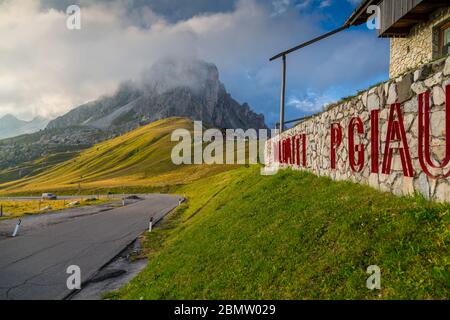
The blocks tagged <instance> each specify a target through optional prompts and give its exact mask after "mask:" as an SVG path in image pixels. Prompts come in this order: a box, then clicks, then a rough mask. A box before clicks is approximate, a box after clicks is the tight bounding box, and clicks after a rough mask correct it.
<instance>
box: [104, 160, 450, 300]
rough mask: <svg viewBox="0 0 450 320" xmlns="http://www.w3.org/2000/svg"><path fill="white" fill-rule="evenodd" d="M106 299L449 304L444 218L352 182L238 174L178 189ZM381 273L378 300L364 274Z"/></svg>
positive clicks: (437, 209)
mask: <svg viewBox="0 0 450 320" xmlns="http://www.w3.org/2000/svg"><path fill="white" fill-rule="evenodd" d="M177 192H178V193H182V194H183V193H184V194H186V196H187V197H188V198H189V202H188V204H186V205H184V206H183V207H181V208H180V209H179V210H178V211H176V212H175V213H173V214H172V215H171V216H170V217H169V219H167V220H166V221H165V222H164V223H163V225H162V227H161V228H160V229H157V230H156V231H155V232H154V233H152V234H147V235H146V241H145V242H144V245H145V250H146V254H147V255H149V256H150V262H149V265H148V266H147V268H146V269H145V270H144V271H143V272H142V273H141V274H140V275H139V276H138V277H137V278H136V279H134V280H133V281H132V282H131V283H130V284H129V285H127V286H126V287H124V288H123V289H122V290H120V291H118V292H115V293H112V294H109V295H108V296H107V298H114V299H141V298H142V299H447V298H448V297H449V296H450V254H449V244H450V230H449V225H450V213H449V212H450V206H448V205H442V204H436V203H429V202H427V201H425V200H424V199H422V198H420V197H411V198H397V197H395V196H392V195H390V194H385V193H381V192H378V191H375V190H373V189H371V188H369V187H365V186H360V185H356V184H352V183H349V182H333V181H331V180H330V179H328V178H318V177H315V176H313V175H311V174H307V173H300V172H291V171H284V172H281V173H280V174H278V175H276V176H271V177H262V176H260V175H259V168H257V167H252V168H241V169H237V170H234V171H230V172H227V173H223V174H220V175H217V176H215V177H210V178H207V179H204V180H202V181H198V182H194V183H192V184H191V185H189V186H183V187H179V190H177ZM370 265H378V266H380V267H381V270H382V290H381V291H374V292H372V291H369V290H368V289H367V288H366V279H367V278H368V275H367V274H366V269H367V267H368V266H370Z"/></svg>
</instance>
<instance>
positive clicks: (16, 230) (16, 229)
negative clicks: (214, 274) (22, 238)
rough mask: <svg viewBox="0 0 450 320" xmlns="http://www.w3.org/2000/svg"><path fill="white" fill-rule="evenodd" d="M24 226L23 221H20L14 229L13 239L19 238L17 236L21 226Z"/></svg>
mask: <svg viewBox="0 0 450 320" xmlns="http://www.w3.org/2000/svg"><path fill="white" fill-rule="evenodd" d="M21 224H22V219H20V220H19V223H18V224H16V227H15V228H14V232H13V235H12V236H13V238H15V237H16V236H17V234H18V233H19V229H20V225H21Z"/></svg>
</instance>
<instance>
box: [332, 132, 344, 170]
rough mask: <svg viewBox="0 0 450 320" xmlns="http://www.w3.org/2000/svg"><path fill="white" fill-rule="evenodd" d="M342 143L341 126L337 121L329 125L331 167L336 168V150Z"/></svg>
mask: <svg viewBox="0 0 450 320" xmlns="http://www.w3.org/2000/svg"><path fill="white" fill-rule="evenodd" d="M341 144H342V127H341V125H340V124H339V123H333V124H332V125H331V148H330V151H331V155H330V158H331V169H336V150H337V148H339V147H340V145H341Z"/></svg>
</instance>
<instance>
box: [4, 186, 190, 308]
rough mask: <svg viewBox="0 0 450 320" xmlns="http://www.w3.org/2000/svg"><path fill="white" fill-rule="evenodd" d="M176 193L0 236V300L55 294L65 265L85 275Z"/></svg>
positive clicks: (61, 293) (158, 214)
mask: <svg viewBox="0 0 450 320" xmlns="http://www.w3.org/2000/svg"><path fill="white" fill-rule="evenodd" d="M180 200H181V197H180V196H172V195H148V196H146V198H145V199H144V200H142V201H139V202H135V203H132V204H129V205H127V206H125V207H120V208H115V209H112V210H109V211H99V212H98V213H95V214H90V215H85V216H79V217H75V218H73V219H67V220H65V221H62V222H61V221H58V223H56V224H49V225H46V226H44V227H42V228H37V229H32V230H29V231H28V232H26V233H24V234H23V235H19V236H18V237H16V238H7V239H4V240H1V241H0V299H1V300H60V299H64V298H66V297H67V296H68V295H69V294H71V293H72V291H71V290H69V289H68V288H67V285H66V282H67V278H68V277H69V276H70V275H69V274H67V273H66V271H67V268H68V267H69V266H72V265H76V266H79V267H80V269H81V280H82V282H83V283H84V282H86V281H88V280H89V279H91V278H92V277H93V276H94V275H95V274H96V273H97V272H98V270H99V269H101V268H102V267H103V266H104V265H106V264H107V263H108V262H109V261H111V260H112V259H113V258H114V257H115V256H117V255H118V254H119V253H120V252H121V251H122V250H123V249H125V248H126V247H127V246H128V245H129V244H130V243H132V242H133V241H134V240H135V239H136V238H137V237H138V236H139V235H140V234H141V233H142V232H144V231H145V230H147V228H148V223H149V221H150V218H151V217H153V218H154V220H155V221H158V220H160V219H162V218H163V217H164V216H165V215H166V214H167V213H169V212H170V211H172V210H173V209H174V208H176V207H177V206H178V204H179V201H180Z"/></svg>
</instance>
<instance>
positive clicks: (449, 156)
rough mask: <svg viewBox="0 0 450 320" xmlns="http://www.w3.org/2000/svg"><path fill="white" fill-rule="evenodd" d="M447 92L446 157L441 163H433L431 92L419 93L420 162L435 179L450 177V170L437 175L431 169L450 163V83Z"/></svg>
mask: <svg viewBox="0 0 450 320" xmlns="http://www.w3.org/2000/svg"><path fill="white" fill-rule="evenodd" d="M445 92H446V100H445V157H444V159H443V160H442V162H441V163H440V164H434V163H433V161H432V159H431V153H430V149H431V148H430V92H428V91H427V92H425V93H422V94H420V95H419V162H420V166H421V167H422V170H423V171H424V172H425V173H426V174H427V175H428V176H429V177H430V178H433V179H446V178H448V177H450V171H449V172H447V173H445V174H443V175H440V176H435V175H433V174H432V173H431V172H430V169H429V167H431V168H435V169H444V168H445V167H446V166H447V165H448V164H449V163H450V105H449V104H450V85H447V87H446V88H445Z"/></svg>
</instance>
